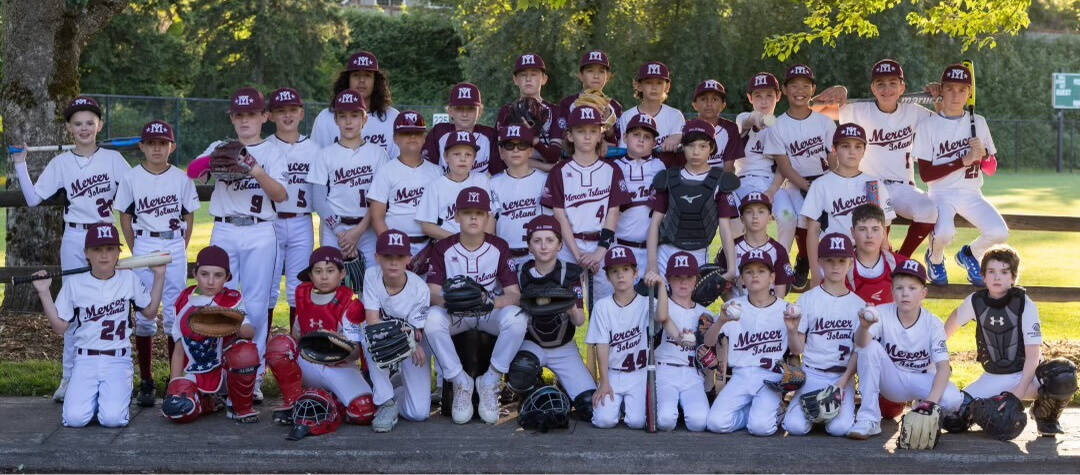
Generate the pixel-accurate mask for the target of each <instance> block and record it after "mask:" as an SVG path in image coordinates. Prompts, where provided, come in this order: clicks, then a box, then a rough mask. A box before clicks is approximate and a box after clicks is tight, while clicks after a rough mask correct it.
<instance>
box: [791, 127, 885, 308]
mask: <svg viewBox="0 0 1080 475" xmlns="http://www.w3.org/2000/svg"><path fill="white" fill-rule="evenodd" d="M833 149H834V151H835V153H836V167H835V169H833V170H831V171H830V172H829V173H826V174H824V175H822V176H821V178H820V179H818V180H816V181H814V183H812V184H811V185H810V191H809V192H807V193H806V196H805V198H804V201H803V206H802V211H801V212H800V214H801V217H802V218H803V219H805V220H806V245H807V255H808V256H809V258H810V287H814V286H816V285H817V284H819V283H821V269H820V267H819V266H818V263H819V262H818V260H817V256H816V254H817V252H816V251H817V242H818V237H819V236H821V235H822V234H824V233H840V234H844V235H846V236H848V237H850V236H851V218H850V215H851V212H852V210H854V209H855V208H856V207H858V206H860V205H864V204H868V203H869V204H873V205H877V206H880V207H881V209H882V211H883V212H884V214H885V220H886V221H885V227H886V228H888V226H889V223H891V222H892V219H893V218H895V217H896V214H895V213H893V210H892V204H891V201H892V200H891V199H890V198H889V191H888V189H887V188H886V187H885V183H884V181H882V180H881V179H880V178H877V177H875V176H872V175H868V174H866V173H863V172H861V171H859V161H860V160H862V155H863V152H864V151H865V150H866V132H865V131H864V130H863V128H862V127H859V126H858V125H856V124H851V123H848V124H840V126H839V127H837V128H836V134H834V135H833Z"/></svg>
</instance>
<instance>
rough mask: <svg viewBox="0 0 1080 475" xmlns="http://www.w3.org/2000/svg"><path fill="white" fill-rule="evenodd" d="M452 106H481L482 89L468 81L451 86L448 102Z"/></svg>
mask: <svg viewBox="0 0 1080 475" xmlns="http://www.w3.org/2000/svg"><path fill="white" fill-rule="evenodd" d="M446 103H447V105H450V106H472V107H480V106H481V105H483V101H481V100H480V89H478V88H477V87H476V85H474V84H472V83H468V82H459V83H457V84H454V87H451V88H450V100H449V101H447V102H446Z"/></svg>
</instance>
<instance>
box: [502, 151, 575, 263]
mask: <svg viewBox="0 0 1080 475" xmlns="http://www.w3.org/2000/svg"><path fill="white" fill-rule="evenodd" d="M547 176H548V174H547V173H544V172H542V171H540V170H532V171H531V172H530V173H529V174H528V175H526V176H525V177H523V178H514V177H512V176H510V175H508V174H507V173H506V172H503V173H500V174H498V175H495V176H493V177H491V181H490V182H488V191H489V193H490V194H491V207H492V209H493V212H494V213H495V218H496V221H495V235H496V236H499V237H500V238H502V239H503V240H504V241H506V243H507V244H508V245H510V249H526V248H528V247H529V245H528V243H527V242H525V224H527V223H528V222H529V221H531V220H532V219H533V218H535V217H537V216H540V215H541V214H551V211H550V210H548V212H547V213H545V212H544V207H543V206H541V205H540V195H541V194H543V193H544V184H545V183H547ZM561 237H562V236H560V238H561Z"/></svg>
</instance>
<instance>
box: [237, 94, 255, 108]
mask: <svg viewBox="0 0 1080 475" xmlns="http://www.w3.org/2000/svg"><path fill="white" fill-rule="evenodd" d="M233 102H235V103H236V105H238V106H250V105H252V104H254V103H255V101H254V100H253V99H252V98H251V96H249V95H247V94H242V95H239V96H236V100H235V101H233Z"/></svg>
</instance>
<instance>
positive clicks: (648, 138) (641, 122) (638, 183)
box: [614, 114, 667, 277]
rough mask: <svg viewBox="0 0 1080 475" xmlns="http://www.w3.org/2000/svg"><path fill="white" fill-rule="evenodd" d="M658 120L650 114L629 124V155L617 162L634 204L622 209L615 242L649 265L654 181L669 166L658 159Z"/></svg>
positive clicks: (643, 271)
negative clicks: (656, 148)
mask: <svg viewBox="0 0 1080 475" xmlns="http://www.w3.org/2000/svg"><path fill="white" fill-rule="evenodd" d="M658 135H659V132H657V130H656V121H654V120H653V118H652V117H650V116H648V115H646V114H638V115H635V116H634V117H633V118H631V119H630V122H629V123H627V125H626V131H625V133H624V136H623V140H624V141H625V142H626V156H624V157H619V158H617V159H615V160H614V161H615V165H618V167H619V171H620V172H622V176H623V182H625V183H626V191H627V193H629V194H630V202H629V203H626V204H624V205H622V206H621V207H619V222H618V223H616V224H615V236H617V237H616V238H615V243H616V244H618V245H620V246H625V247H628V248H630V250H631V251H633V252H634V259H635V260H636V261H638V262H648V260H647V259H648V256H649V250H648V240H649V222H650V219H651V218H650V215H651V214H652V209H651V208H650V207H649V202H650V200H651V199H652V195H653V189H652V186H653V180H654V179H655V178H656V175H657V174H658V173H663V171H664V170H665V168H666V167H667V166H666V165H665V164H664V162H663V161H662V160H660V159H659V158H657V157H655V156H654V154H653V149H654V148H655V147H656V137H657V136H658ZM645 269H646V266H641V267H640V268H638V273H639V274H640V275H638V277H643V276H644V275H645Z"/></svg>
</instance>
